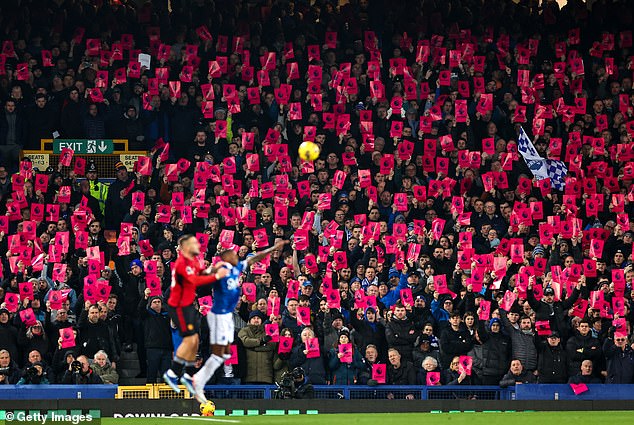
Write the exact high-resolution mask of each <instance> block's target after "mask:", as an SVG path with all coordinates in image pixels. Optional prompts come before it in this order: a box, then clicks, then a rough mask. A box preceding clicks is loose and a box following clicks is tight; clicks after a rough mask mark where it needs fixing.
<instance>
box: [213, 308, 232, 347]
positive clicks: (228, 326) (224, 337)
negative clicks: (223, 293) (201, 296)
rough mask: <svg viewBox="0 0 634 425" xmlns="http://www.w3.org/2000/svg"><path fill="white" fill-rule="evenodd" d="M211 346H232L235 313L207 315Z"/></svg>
mask: <svg viewBox="0 0 634 425" xmlns="http://www.w3.org/2000/svg"><path fill="white" fill-rule="evenodd" d="M207 323H208V324H209V344H210V345H230V344H231V343H233V332H234V325H233V313H226V314H216V313H212V312H209V313H207Z"/></svg>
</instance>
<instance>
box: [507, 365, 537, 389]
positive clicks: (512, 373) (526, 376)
mask: <svg viewBox="0 0 634 425" xmlns="http://www.w3.org/2000/svg"><path fill="white" fill-rule="evenodd" d="M536 381H537V379H536V378H535V375H533V374H532V373H531V372H530V371H528V370H524V366H522V362H521V361H519V360H517V359H515V360H513V361H512V362H511V368H510V369H509V371H508V373H507V374H506V375H504V376H503V377H502V379H501V380H500V387H502V388H506V387H512V386H514V385H516V384H534V383H535V382H536Z"/></svg>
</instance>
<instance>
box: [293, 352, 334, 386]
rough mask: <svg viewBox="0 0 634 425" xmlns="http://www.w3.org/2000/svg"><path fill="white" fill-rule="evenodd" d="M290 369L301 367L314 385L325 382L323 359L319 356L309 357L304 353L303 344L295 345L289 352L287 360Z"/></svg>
mask: <svg viewBox="0 0 634 425" xmlns="http://www.w3.org/2000/svg"><path fill="white" fill-rule="evenodd" d="M289 365H290V369H291V370H292V369H294V368H296V367H301V368H302V369H304V373H305V374H306V376H307V377H308V378H309V380H310V382H311V383H312V384H314V385H325V384H326V369H325V367H324V360H323V359H322V358H321V356H320V357H315V358H312V359H309V358H307V357H306V355H305V354H304V344H299V345H296V346H295V347H294V348H293V351H292V353H291V359H290V361H289Z"/></svg>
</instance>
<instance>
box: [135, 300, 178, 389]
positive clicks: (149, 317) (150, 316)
mask: <svg viewBox="0 0 634 425" xmlns="http://www.w3.org/2000/svg"><path fill="white" fill-rule="evenodd" d="M138 310H139V317H140V318H141V320H143V330H144V333H145V350H146V351H145V352H146V356H147V381H146V382H147V383H148V384H154V383H156V382H158V381H157V379H158V380H162V379H161V376H163V373H164V372H165V371H166V370H167V369H169V366H170V363H171V361H172V351H173V349H174V347H173V345H172V332H171V329H170V319H169V316H168V315H167V312H166V311H163V300H161V297H156V296H150V290H149V289H146V290H145V298H144V299H142V300H141V301H140V302H139V308H138Z"/></svg>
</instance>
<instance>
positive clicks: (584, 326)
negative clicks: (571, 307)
mask: <svg viewBox="0 0 634 425" xmlns="http://www.w3.org/2000/svg"><path fill="white" fill-rule="evenodd" d="M591 328H592V325H591V324H590V321H589V320H588V319H583V320H582V321H581V322H579V327H578V328H577V331H576V332H575V335H573V336H571V337H570V338H569V339H568V342H567V343H566V354H567V355H568V375H569V376H573V375H574V374H576V373H578V372H579V368H580V367H581V364H582V363H583V362H584V361H585V360H590V361H592V365H593V370H594V376H598V375H599V372H600V371H601V364H602V363H603V350H601V341H599V339H598V338H595V337H594V336H593V335H592V332H591Z"/></svg>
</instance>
